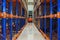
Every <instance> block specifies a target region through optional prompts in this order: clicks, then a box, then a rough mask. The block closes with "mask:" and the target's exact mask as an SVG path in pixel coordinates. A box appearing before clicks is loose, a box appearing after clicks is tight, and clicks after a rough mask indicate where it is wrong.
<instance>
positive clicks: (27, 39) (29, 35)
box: [17, 23, 46, 40]
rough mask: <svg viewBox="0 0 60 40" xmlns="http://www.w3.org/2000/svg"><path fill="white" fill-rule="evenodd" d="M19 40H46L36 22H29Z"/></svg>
mask: <svg viewBox="0 0 60 40" xmlns="http://www.w3.org/2000/svg"><path fill="white" fill-rule="evenodd" d="M17 40H46V39H45V38H44V37H43V36H42V34H41V33H40V32H39V31H38V29H37V28H36V27H35V25H34V23H28V24H27V25H26V27H25V28H24V30H23V31H22V33H21V35H20V36H19V37H18V38H17Z"/></svg>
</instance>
